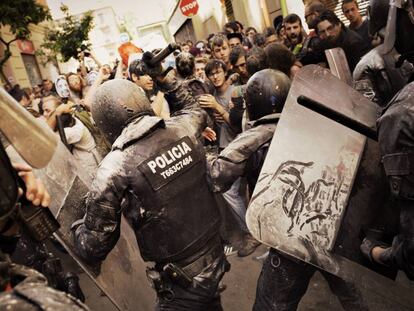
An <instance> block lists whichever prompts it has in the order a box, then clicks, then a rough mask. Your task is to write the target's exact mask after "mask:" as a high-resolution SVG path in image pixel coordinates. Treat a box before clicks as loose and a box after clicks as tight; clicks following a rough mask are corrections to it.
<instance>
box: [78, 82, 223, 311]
mask: <svg viewBox="0 0 414 311" xmlns="http://www.w3.org/2000/svg"><path fill="white" fill-rule="evenodd" d="M92 116H93V118H94V120H95V122H96V123H97V126H98V127H99V128H100V130H101V131H102V132H103V133H104V135H105V136H106V138H107V139H108V141H110V142H111V143H112V151H111V152H110V153H109V154H108V155H107V156H106V158H105V159H104V160H103V161H102V163H101V165H100V167H99V169H98V172H97V176H96V179H95V180H94V182H93V184H92V187H91V191H90V193H89V195H88V198H87V201H86V215H85V217H84V221H83V224H81V225H80V226H79V227H77V229H76V232H75V244H76V249H77V252H78V253H79V255H81V256H82V257H83V258H84V259H85V260H87V261H88V262H99V261H101V260H104V259H105V257H106V256H107V254H108V253H109V252H110V251H111V249H112V248H113V247H114V246H115V244H116V242H117V240H118V238H119V232H120V221H121V214H124V215H125V216H126V219H127V221H128V222H129V224H130V225H131V227H132V228H133V230H134V231H135V235H136V238H137V242H138V246H139V248H140V252H141V256H142V257H143V259H144V261H147V262H148V261H150V262H154V263H155V265H154V266H153V267H151V268H148V269H147V276H148V278H149V279H150V280H152V285H153V287H154V288H155V290H156V292H157V297H158V302H157V309H158V310H221V303H220V296H219V294H218V291H217V288H218V284H219V281H220V280H221V278H222V276H223V275H224V272H225V271H227V270H228V269H229V264H228V262H227V261H226V258H225V256H224V253H223V248H222V245H221V241H220V237H219V225H220V216H219V213H218V210H217V207H216V203H215V200H214V197H213V194H212V193H211V192H210V190H209V188H208V186H207V181H206V163H205V153H204V149H203V146H202V144H201V143H200V142H199V140H198V139H199V138H200V135H201V132H202V131H203V129H204V128H205V123H206V117H207V114H206V112H205V111H203V110H202V109H200V108H198V107H197V105H196V102H195V101H189V102H187V105H186V106H185V107H184V109H183V110H181V111H180V112H179V113H177V115H176V116H175V117H172V118H170V119H169V120H163V119H161V118H159V117H155V116H154V114H153V111H152V110H151V106H150V103H149V101H148V99H147V98H146V96H145V94H144V93H143V91H142V90H141V89H140V88H139V87H138V86H136V85H135V84H133V83H132V82H129V81H126V80H113V81H108V82H106V83H105V84H103V85H101V86H100V87H99V88H98V90H97V92H96V94H95V96H94V105H93V106H92Z"/></svg>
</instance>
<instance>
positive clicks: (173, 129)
mask: <svg viewBox="0 0 414 311" xmlns="http://www.w3.org/2000/svg"><path fill="white" fill-rule="evenodd" d="M166 123H167V124H166V126H165V127H163V126H158V127H157V128H156V129H153V130H152V132H150V133H149V134H147V135H146V136H144V137H142V138H140V139H139V140H138V141H137V142H134V143H133V144H132V145H130V146H129V147H127V148H126V149H125V150H123V152H125V153H127V156H126V158H127V159H128V158H130V157H134V158H135V159H137V158H138V161H137V160H135V163H137V167H136V172H137V178H134V179H133V180H131V181H130V182H131V183H132V184H131V186H130V187H131V191H130V192H131V193H133V196H134V197H135V198H138V199H139V201H140V205H141V206H140V207H137V206H136V205H135V206H134V205H133V204H129V205H128V207H127V209H126V210H124V215H125V216H126V217H127V219H128V220H129V222H130V224H131V225H132V227H133V228H134V230H135V234H136V238H137V241H138V245H139V248H140V252H141V256H142V257H143V259H144V260H145V261H154V262H156V263H166V262H175V261H180V260H183V259H186V258H188V257H189V256H191V255H193V254H194V253H195V252H198V251H199V250H201V249H202V248H203V247H204V246H205V245H206V243H207V242H208V241H209V240H211V239H212V238H213V237H214V236H216V235H217V234H218V230H219V222H220V216H219V212H218V209H217V207H216V202H215V199H214V197H213V194H212V193H211V191H210V190H209V188H208V185H207V179H206V160H205V153H204V149H203V147H202V145H201V144H200V143H199V142H198V141H197V140H196V139H195V138H194V137H189V136H188V131H187V130H186V127H185V126H182V125H181V124H178V123H176V122H168V121H167V122H166ZM138 209H139V212H138V211H137V210H138Z"/></svg>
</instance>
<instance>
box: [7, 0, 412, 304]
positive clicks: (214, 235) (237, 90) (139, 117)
mask: <svg viewBox="0 0 414 311" xmlns="http://www.w3.org/2000/svg"><path fill="white" fill-rule="evenodd" d="M371 2H372V3H373V4H372V5H371V7H372V8H373V10H372V11H371V18H372V19H373V21H370V23H371V24H369V23H368V20H367V18H363V16H362V14H361V13H362V12H360V10H359V7H358V3H357V1H355V0H344V1H342V11H343V13H344V16H345V17H346V18H347V20H348V21H349V26H345V24H344V23H343V22H342V21H341V20H340V19H339V18H338V16H336V15H335V13H334V12H332V11H330V10H328V9H327V8H326V7H325V6H324V5H323V4H322V3H321V2H319V1H312V2H310V3H309V4H307V5H306V6H305V11H304V12H303V15H304V17H305V20H306V23H307V26H308V27H307V28H308V29H309V31H308V32H307V31H305V28H304V27H303V24H302V21H301V18H300V16H298V15H296V14H289V15H287V16H285V17H281V16H279V17H277V18H275V19H274V21H273V27H268V28H266V29H265V30H264V31H263V32H258V31H257V30H256V29H255V28H254V27H245V26H244V25H243V24H242V23H240V22H238V21H232V22H228V23H226V24H225V26H224V29H223V31H222V32H219V33H214V34H211V35H209V36H208V38H206V40H200V41H197V42H195V43H194V42H192V41H191V40H187V41H186V42H183V43H180V44H179V46H174V48H173V49H175V51H174V52H173V54H172V55H174V59H175V64H174V66H173V67H168V68H166V65H165V64H166V63H165V61H160V62H159V63H156V62H151V60H152V59H155V58H156V56H157V55H158V53H159V52H160V51H161V50H160V49H158V50H153V51H147V52H145V53H143V55H141V56H140V57H138V58H135V59H134V60H132V59H130V61H129V62H123V61H120V62H118V61H117V62H114V64H111V65H108V64H105V65H102V64H100V63H99V61H98V60H97V59H96V57H94V55H93V53H91V52H90V51H87V50H85V51H79V55H78V56H79V68H78V70H77V72H76V73H75V72H70V73H67V74H65V75H62V76H60V77H59V78H58V79H57V80H56V81H54V82H52V81H50V80H48V79H46V80H43V82H42V84H41V85H38V86H35V87H33V88H20V86H19V85H14V86H7V88H8V89H7V90H8V92H9V94H10V95H11V96H12V97H13V98H14V99H15V100H16V101H17V102H19V103H20V104H21V105H22V106H23V107H25V108H26V109H27V110H28V111H29V112H30V113H31V114H32V115H33V116H34V117H35V118H37V119H38V120H39V122H44V123H45V124H47V125H48V126H49V127H50V128H51V129H52V130H53V131H54V132H56V135H58V136H59V137H60V139H61V140H62V142H63V143H64V144H65V145H66V146H67V148H68V149H69V150H70V152H71V153H72V154H73V157H74V159H75V160H76V161H77V162H78V164H79V165H80V166H81V167H83V168H85V170H86V171H87V172H89V173H90V175H91V176H92V177H94V178H95V181H94V184H93V186H92V190H91V192H90V194H89V195H88V199H87V214H86V216H85V217H84V222H83V223H82V222H81V223H79V224H78V225H77V227H76V228H75V230H76V233H75V244H76V243H78V244H77V245H78V249H77V252H78V254H80V256H81V257H84V258H87V259H88V262H91V261H93V260H96V261H101V260H104V259H105V258H106V255H107V254H108V253H109V252H110V250H111V249H112V248H113V247H114V245H115V244H116V242H117V239H118V237H119V230H120V229H119V222H120V218H119V215H120V211H121V210H122V211H123V213H124V214H126V217H127V219H128V221H129V223H130V224H131V225H132V226H133V228H134V230H135V232H136V235H137V240H138V244H139V246H140V250H141V255H142V256H143V258H144V259H145V260H146V261H153V262H155V263H156V266H155V268H154V271H157V272H159V273H161V279H163V278H164V279H163V282H164V281H165V278H169V279H171V275H167V276H165V275H164V274H165V273H166V274H168V273H169V269H170V266H169V265H167V264H166V263H174V264H177V265H178V266H179V267H181V268H182V269H181V270H179V271H184V272H183V273H186V275H187V276H190V281H189V282H190V283H191V282H195V281H193V279H197V280H198V281H197V282H198V283H197V282H196V283H197V284H198V285H199V286H198V285H197V286H196V285H191V286H192V287H191V289H189V288H188V287H187V286H189V285H188V284H187V285H185V286H184V285H183V282H182V281H180V282H177V283H176V284H175V283H174V281H172V282H171V284H170V283H168V284H169V285H168V286H170V290H171V291H172V292H174V294H175V295H174V297H175V298H174V299H173V300H172V301H171V299H169V297H166V296H165V295H164V292H165V290H164V289H162V288H157V287H155V289H156V291H157V295H158V308H159V309H160V310H164V309H165V310H166V309H168V308H169V307H172V308H173V309H174V310H181V309H180V306H182V304H184V305H185V306H186V307H187V309H189V310H190V309H191V310H207V307H208V310H220V308H221V306H220V299H219V295H217V291H218V290H221V289H222V288H221V286H220V285H219V284H220V280H221V278H222V276H223V274H224V273H225V272H226V271H228V269H229V267H228V266H229V265H228V263H227V261H226V259H225V258H224V257H222V251H220V249H222V248H221V245H222V244H225V245H226V247H225V248H226V250H227V251H229V252H230V251H232V250H237V254H238V256H240V257H245V256H248V255H250V254H252V253H253V252H254V251H255V250H256V248H257V247H258V246H259V245H260V242H259V241H257V240H256V239H255V238H254V237H253V236H252V235H251V233H250V232H249V230H248V228H247V225H246V210H247V206H248V202H249V199H250V197H251V195H252V193H253V190H254V186H255V184H256V182H257V179H258V177H259V173H260V169H261V166H262V165H263V162H264V159H265V157H266V153H267V148H268V146H269V143H270V140H271V138H272V136H273V133H274V130H275V128H276V124H277V121H278V120H279V117H280V114H281V113H282V110H283V105H284V101H285V100H286V97H287V94H288V92H289V87H290V83H291V80H292V79H294V77H295V75H296V74H297V72H298V71H299V70H300V69H301V68H302V67H303V66H305V65H309V64H316V65H319V66H322V67H326V68H328V63H327V58H326V56H325V51H326V50H329V49H333V48H342V49H343V51H344V53H345V56H346V59H347V62H348V65H349V70H350V72H354V80H355V86H354V87H355V88H356V89H358V90H361V87H360V84H358V82H361V81H363V87H362V93H363V95H365V96H368V95H369V98H370V99H371V100H373V101H374V102H375V103H377V104H378V106H379V107H380V106H385V105H386V104H387V103H388V100H389V99H391V98H392V97H393V96H394V95H395V94H396V93H397V91H399V90H400V89H396V87H395V86H394V85H395V84H393V83H391V82H390V81H389V80H390V79H389V78H387V77H386V75H384V74H383V73H384V67H381V66H380V65H378V64H377V63H374V61H373V59H377V58H375V56H378V55H379V53H380V52H379V51H380V50H379V48H380V47H381V46H382V45H384V40H387V35H386V34H384V29H385V25H386V20H384V21H383V22H382V25H380V27H374V26H373V25H375V24H374V22H375V18H373V17H372V16H373V14H377V15H378V16H383V14H382V15H381V12H379V11H378V7H379V6H381V5H378V3H379V2H381V1H371ZM382 2H384V1H382ZM385 2H386V4H382V6H383V10H387V12H388V1H385ZM375 8H377V11H375V10H374V9H375ZM384 8H385V9H384ZM398 9H399V10H407V11H408V12H410V14H412V11H409V10H412V9H413V8H412V3H411V7H408V8H406V7H398ZM401 14H402V13H401ZM402 15H403V14H402ZM408 15H409V14H407V16H408ZM374 16H375V15H374ZM385 16H386V15H385ZM399 18H400V19H404V22H406V24H404V25H405V26H406V27H407V28H406V29H409V30H410V31H411V30H412V29H413V28H414V26H413V25H414V24H413V23H414V21H412V20H411V21H410V20H409V19H408V21H407V20H406V19H405V17H404V16H403V17H399ZM410 22H411V24H410ZM400 31H401V30H400ZM406 32H409V31H408V30H407V31H406ZM398 39H400V40H406V41H408V40H410V39H409V38H407V37H404V38H397V40H396V41H397V42H392V44H393V45H394V44H395V46H396V48H397V49H410V48H411V46H410V44H409V43H405V44H402V43H401V42H399V41H398ZM411 41H412V40H411ZM398 44H399V45H398ZM398 52H399V53H400V54H401V55H405V54H404V53H408V52H411V54H409V53H408V54H409V55H412V51H408V52H407V51H405V50H404V51H398ZM409 55H408V56H407V55H406V56H405V59H402V60H401V63H402V67H403V68H408V72H409V74H407V70H405V71H404V73H403V74H401V75H400V76H401V77H402V78H401V79H403V78H404V77H408V76H409V75H411V74H412V73H413V72H414V70H412V65H410V58H409V57H410V56H409ZM86 57H90V58H92V60H94V63H95V65H92V66H90V65H89V63H88V64H87V63H86V61H85V58H86ZM382 63H383V62H380V64H382ZM383 66H385V65H383ZM410 66H411V67H410ZM410 69H411V71H410ZM378 73H381V75H382V77H383V79H382V80H381V81H379V80H378V77H377V76H376V74H378ZM374 77H375V78H374ZM404 81H405V82H404V83H403V86H404V85H405V84H408V82H409V80H408V78H407V79H406V80H404ZM387 83H388V84H387ZM263 94H265V95H263ZM367 94H368V95H367ZM408 96H409V95H408ZM394 100H395V99H394ZM403 100H404V99H403ZM116 105H118V106H116ZM382 120H383V123H384V125H383V126H382V127H381V124H380V127H379V131H380V132H379V133H380V136H379V138H380V140H379V143H380V147H381V148H382V151H383V152H384V153H385V154H383V155H387V154H394V153H397V152H400V151H401V150H400V149H398V148H397V147H395V146H394V147H395V148H396V149H397V150H395V148H394V149H393V146H390V144H392V143H390V142H389V141H387V138H385V136H386V134H385V132H384V129H385V128H387V130H388V133H390V132H391V131H393V130H395V129H393V128H392V125H389V124H387V121H388V120H389V119H387V118H386V117H383V118H382ZM407 123H413V121H412V120H411V119H410V120H409V121H407ZM386 124H387V125H386ZM160 129H165V130H164V131H161V130H160ZM381 134H383V136H381ZM395 145H397V143H395ZM201 146H202V147H203V148H202V147H201ZM402 150H403V151H404V152H408V151H409V150H410V149H409V148H408V147H407V148H405V147H402ZM407 150H408V151H407ZM206 155H207V156H206ZM180 159H181V160H180ZM171 163H172V164H171ZM387 163H388V162H387ZM165 168H168V169H165ZM164 169H165V170H164ZM385 170H386V172H390V173H389V174H391V176H389V177H391V178H393V177H395V171H396V170H392V169H391V168H390V169H388V170H387V167H385ZM131 172H132V173H131ZM392 172H394V173H392ZM387 174H388V173H387ZM397 175H398V174H397ZM407 175H409V174H407ZM409 176H411V175H409ZM397 177H398V178H397V179H398V182H399V185H400V186H401V189H402V191H403V192H404V191H405V193H411V192H410V191H411V190H410V189H411V188H410V185H409V182H407V183H406V184H405V183H404V177H401V176H399V175H398V176H397ZM401 178H402V179H401ZM178 180H179V182H177V181H178ZM207 181H208V183H207ZM394 182H395V179H394ZM207 185H209V186H207ZM212 191H214V192H217V193H220V199H217V198H215V197H213V196H212ZM397 192H398V191H397ZM396 195H397V196H400V197H401V193H400V192H398V193H397V194H396ZM402 197H403V198H402V199H401V200H402V201H403V203H402V206H403V209H402V211H403V213H404V217H405V221H406V222H405V224H406V223H407V221H408V222H411V223H412V221H413V220H412V218H413V217H412V216H413V215H412V209H411V210H410V209H409V208H405V207H406V206H405V205H404V204H406V205H410V202H411V201H410V197H409V194H407V195H402ZM124 199H125V200H126V201H128V202H132V201H134V200H135V201H134V202H135V203H130V204H129V206H128V207H127V208H122V209H121V207H120V206H121V201H123V200H124ZM37 203H38V204H40V202H37ZM150 205H153V206H154V207H151V209H150V210H148V211H145V212H142V210H145V209H146V208H148V206H150ZM189 205H192V206H189ZM187 206H188V207H187ZM216 206H217V207H218V210H219V211H220V213H217V212H216V211H215V210H212V207H214V208H215V207H216ZM191 207H193V209H191ZM195 207H197V211H196V212H195V213H194V211H193V210H194V208H195ZM137 208H138V209H139V210H138V211H136V210H134V209H137ZM214 208H213V209H214ZM180 209H181V211H180ZM167 210H168V213H167V212H166V211H167ZM407 219H409V220H407ZM223 222H224V225H223ZM226 222H232V225H231V228H230V229H229V226H226V225H227V224H226ZM166 223H168V225H165V226H166V227H165V228H159V227H160V224H166ZM190 223H191V224H190ZM220 223H221V226H220ZM157 224H158V227H157ZM182 228H187V229H186V230H184V231H185V232H184V233H183V234H181V235H179V236H180V239H179V240H177V239H176V240H174V238H172V237H171V233H172V231H174V232H180V230H183V229H182ZM402 230H403V236H404V237H403V238H399V240H398V241H397V242H395V243H396V245H394V244H393V247H392V248H387V247H385V246H384V245H383V244H381V243H379V242H378V241H375V240H372V239H366V240H365V241H364V244H363V247H362V251H363V252H364V254H366V255H367V257H368V258H369V259H370V260H372V261H375V262H377V263H382V264H385V265H390V266H391V265H397V266H398V267H399V268H400V269H402V270H404V271H405V272H406V274H407V275H408V276H409V277H412V276H414V270H413V269H414V263H413V262H414V255H413V254H412V242H409V241H411V240H410V239H412V234H411V235H410V233H409V232H412V229H409V228H406V227H404V226H403V227H402ZM404 230H405V231H404ZM187 231H189V232H191V234H188V232H187ZM186 232H187V233H186ZM234 232H236V233H237V234H234ZM234 236H236V238H235V237H234ZM148 239H153V240H152V241H150V242H151V243H148V242H149V241H148ZM172 240H173V241H172ZM407 241H408V242H407ZM157 243H158V244H160V245H161V244H162V247H161V246H160V248H157V246H154V245H153V244H157ZM397 243H399V244H397ZM195 244H197V245H198V248H197V247H195V246H194V245H195ZM207 255H208V256H207ZM189 258H191V260H190V259H189ZM200 258H202V259H203V260H204V261H205V264H204V266H200V262H201V260H200ZM194 263H196V264H194ZM275 263H277V264H275ZM189 266H191V267H189ZM174 271H175V270H174ZM315 271H316V268H314V267H312V266H310V265H309V264H305V263H304V262H298V261H297V260H295V259H293V258H291V257H290V256H287V255H282V254H281V253H279V252H278V251H277V250H275V249H272V248H271V249H270V251H269V252H268V253H267V259H266V260H265V262H264V265H263V270H262V273H261V275H260V277H259V280H258V286H257V295H256V301H255V305H254V307H253V308H254V310H296V308H297V306H298V304H299V302H300V300H301V298H302V297H303V295H304V294H305V292H306V289H307V286H308V284H309V280H310V278H311V276H312V275H313V273H314V272H315ZM174 273H176V272H174ZM179 276H180V275H179ZM324 276H325V278H326V280H327V281H328V283H329V285H330V288H331V290H332V292H333V293H334V294H335V295H336V296H337V297H338V299H339V301H340V302H341V304H342V306H343V307H344V309H346V310H366V309H367V307H366V304H365V302H364V301H363V299H362V295H361V293H360V292H359V291H358V289H357V288H356V287H355V286H354V285H353V284H350V283H349V282H346V281H344V280H342V279H340V278H338V277H336V276H334V275H331V274H329V273H326V272H325V273H324ZM200 280H202V281H200ZM177 284H178V285H177ZM230 286H231V285H230Z"/></svg>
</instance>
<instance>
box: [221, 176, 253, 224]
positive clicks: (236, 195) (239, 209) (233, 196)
mask: <svg viewBox="0 0 414 311" xmlns="http://www.w3.org/2000/svg"><path fill="white" fill-rule="evenodd" d="M240 180H241V179H240V178H237V179H236V181H235V182H234V183H233V185H232V186H231V188H230V189H229V190H227V191H226V192H224V193H223V198H224V200H225V201H226V202H227V204H228V205H229V206H230V207H231V208H232V210H233V211H234V213H235V214H236V215H237V222H238V223H239V225H240V228H241V229H242V230H243V231H244V232H249V230H248V229H247V225H246V203H245V201H244V199H243V198H242V196H241V195H240V191H239V189H240Z"/></svg>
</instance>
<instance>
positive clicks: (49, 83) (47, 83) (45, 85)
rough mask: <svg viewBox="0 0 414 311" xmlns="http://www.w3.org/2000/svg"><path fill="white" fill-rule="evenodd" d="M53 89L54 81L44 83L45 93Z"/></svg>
mask: <svg viewBox="0 0 414 311" xmlns="http://www.w3.org/2000/svg"><path fill="white" fill-rule="evenodd" d="M52 88H53V84H52V81H50V80H46V81H43V89H44V90H45V91H50V90H51V89H52Z"/></svg>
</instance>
